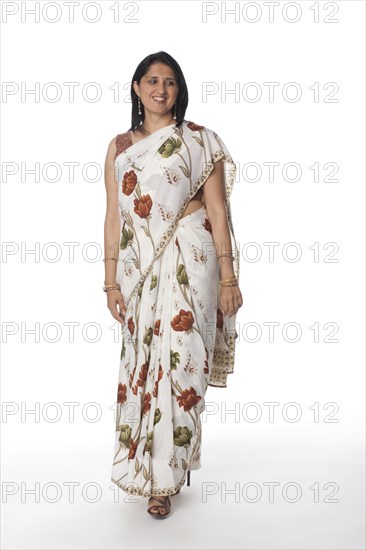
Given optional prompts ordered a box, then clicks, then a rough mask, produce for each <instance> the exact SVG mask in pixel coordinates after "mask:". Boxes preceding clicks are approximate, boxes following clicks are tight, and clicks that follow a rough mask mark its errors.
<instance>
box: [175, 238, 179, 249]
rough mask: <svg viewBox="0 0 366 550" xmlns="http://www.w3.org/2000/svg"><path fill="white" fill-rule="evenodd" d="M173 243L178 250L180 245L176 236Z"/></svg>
mask: <svg viewBox="0 0 366 550" xmlns="http://www.w3.org/2000/svg"><path fill="white" fill-rule="evenodd" d="M175 244H176V245H177V247H178V250H180V246H179V242H178V237H175Z"/></svg>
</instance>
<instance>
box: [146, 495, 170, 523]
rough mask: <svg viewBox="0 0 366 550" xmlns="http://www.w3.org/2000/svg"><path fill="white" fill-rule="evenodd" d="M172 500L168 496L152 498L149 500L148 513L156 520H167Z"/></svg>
mask: <svg viewBox="0 0 366 550" xmlns="http://www.w3.org/2000/svg"><path fill="white" fill-rule="evenodd" d="M170 506H171V504H170V498H169V497H168V496H161V497H160V496H152V497H150V498H149V503H148V507H147V511H148V513H149V514H150V515H151V516H154V517H156V518H165V517H166V516H168V515H169V514H170Z"/></svg>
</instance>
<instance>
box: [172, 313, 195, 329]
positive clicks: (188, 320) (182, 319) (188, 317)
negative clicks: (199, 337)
mask: <svg viewBox="0 0 366 550" xmlns="http://www.w3.org/2000/svg"><path fill="white" fill-rule="evenodd" d="M193 323H194V317H193V313H192V312H191V311H185V310H184V309H181V310H179V314H178V315H175V316H174V317H173V320H172V321H171V322H170V324H171V326H172V328H173V329H174V330H177V331H186V332H187V331H188V330H190V329H191V328H192V325H193Z"/></svg>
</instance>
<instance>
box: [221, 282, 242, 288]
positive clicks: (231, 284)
mask: <svg viewBox="0 0 366 550" xmlns="http://www.w3.org/2000/svg"><path fill="white" fill-rule="evenodd" d="M220 284H221V286H222V287H225V286H238V281H230V282H229V281H228V282H227V283H222V282H221V283H220Z"/></svg>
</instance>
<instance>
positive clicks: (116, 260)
mask: <svg viewBox="0 0 366 550" xmlns="http://www.w3.org/2000/svg"><path fill="white" fill-rule="evenodd" d="M107 260H114V261H115V262H118V259H117V258H104V260H103V262H106V261H107Z"/></svg>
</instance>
